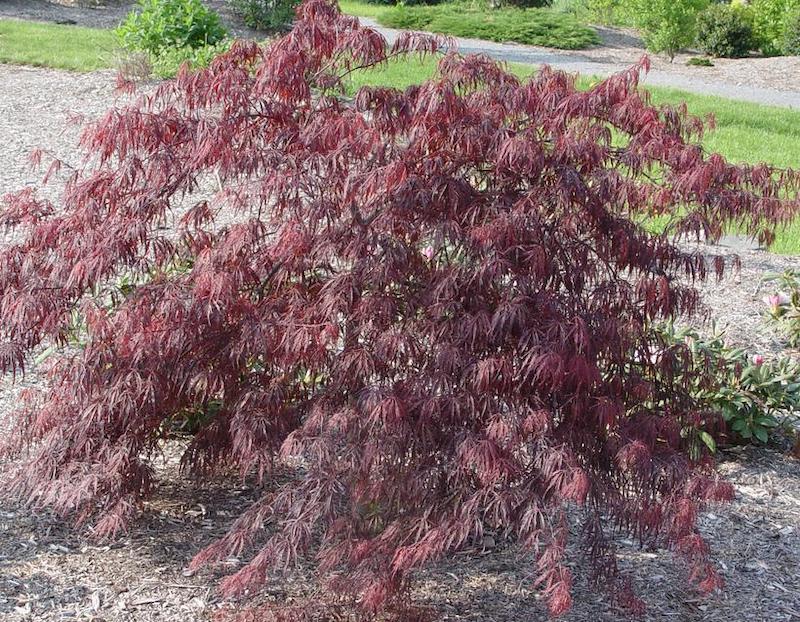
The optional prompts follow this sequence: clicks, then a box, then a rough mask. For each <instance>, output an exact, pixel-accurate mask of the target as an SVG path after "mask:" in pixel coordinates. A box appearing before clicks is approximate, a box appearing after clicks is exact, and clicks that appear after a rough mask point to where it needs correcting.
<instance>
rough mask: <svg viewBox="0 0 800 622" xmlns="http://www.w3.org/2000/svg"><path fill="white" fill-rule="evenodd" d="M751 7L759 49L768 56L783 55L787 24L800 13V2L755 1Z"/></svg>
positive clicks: (795, 0) (790, 0) (798, 0)
mask: <svg viewBox="0 0 800 622" xmlns="http://www.w3.org/2000/svg"><path fill="white" fill-rule="evenodd" d="M751 7H752V11H753V27H754V30H755V37H756V40H757V42H758V46H759V49H760V50H761V51H762V52H763V53H764V54H766V55H767V56H776V55H780V54H783V53H784V49H783V48H784V45H785V43H786V39H785V36H786V35H785V33H786V28H787V24H788V22H789V20H790V19H791V17H792V15H794V14H795V12H797V11H800V0H753V2H752V3H751Z"/></svg>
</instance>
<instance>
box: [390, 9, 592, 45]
mask: <svg viewBox="0 0 800 622" xmlns="http://www.w3.org/2000/svg"><path fill="white" fill-rule="evenodd" d="M378 21H380V23H381V24H382V25H384V26H389V27H391V28H399V29H401V30H429V31H432V32H437V33H442V34H447V35H453V36H455V37H472V38H475V39H484V40H487V41H498V42H505V41H514V42H516V43H527V44H529V45H542V46H547V47H555V48H561V49H565V50H577V49H582V48H586V47H588V46H590V45H593V44H596V43H599V42H600V38H599V37H598V36H597V33H596V32H595V31H594V30H592V29H591V28H588V27H587V26H584V25H582V24H580V23H579V22H578V21H577V20H576V19H575V18H573V17H571V16H570V15H565V14H560V13H555V12H553V11H551V10H549V9H515V8H508V9H498V10H494V11H488V10H485V9H478V8H469V7H467V6H465V5H448V4H443V5H439V6H435V7H434V6H414V7H406V6H398V7H396V8H394V9H391V10H390V11H387V12H386V13H385V14H383V15H381V16H380V17H379V18H378Z"/></svg>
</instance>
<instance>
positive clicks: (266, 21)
mask: <svg viewBox="0 0 800 622" xmlns="http://www.w3.org/2000/svg"><path fill="white" fill-rule="evenodd" d="M229 3H230V6H231V8H232V9H233V10H234V12H235V13H237V14H238V15H240V16H241V17H242V20H243V21H244V23H245V24H247V25H248V26H249V27H250V28H255V29H257V30H280V29H281V28H284V27H285V26H286V25H287V24H290V23H291V21H292V19H294V10H295V7H297V5H298V4H300V0H229Z"/></svg>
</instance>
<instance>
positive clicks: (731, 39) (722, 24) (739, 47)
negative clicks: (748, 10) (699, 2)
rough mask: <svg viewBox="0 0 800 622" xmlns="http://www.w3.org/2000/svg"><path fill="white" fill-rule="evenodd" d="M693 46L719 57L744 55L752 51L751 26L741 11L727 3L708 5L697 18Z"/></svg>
mask: <svg viewBox="0 0 800 622" xmlns="http://www.w3.org/2000/svg"><path fill="white" fill-rule="evenodd" d="M696 27H697V45H698V46H699V47H700V49H701V50H703V51H704V52H705V53H706V54H710V55H711V56H720V57H723V58H739V57H742V56H747V54H748V53H749V52H750V50H751V49H752V48H753V26H752V24H751V22H750V20H749V19H748V17H747V15H746V14H745V12H744V11H743V10H741V9H738V8H736V7H733V6H731V5H728V4H712V5H710V6H709V7H708V8H706V9H705V10H703V11H701V12H700V13H699V14H698V16H697V26H696Z"/></svg>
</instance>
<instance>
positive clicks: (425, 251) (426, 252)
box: [422, 246, 433, 261]
mask: <svg viewBox="0 0 800 622" xmlns="http://www.w3.org/2000/svg"><path fill="white" fill-rule="evenodd" d="M422 254H423V255H425V257H426V258H427V259H428V260H429V261H430V260H431V259H433V246H426V247H425V248H423V249H422Z"/></svg>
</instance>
